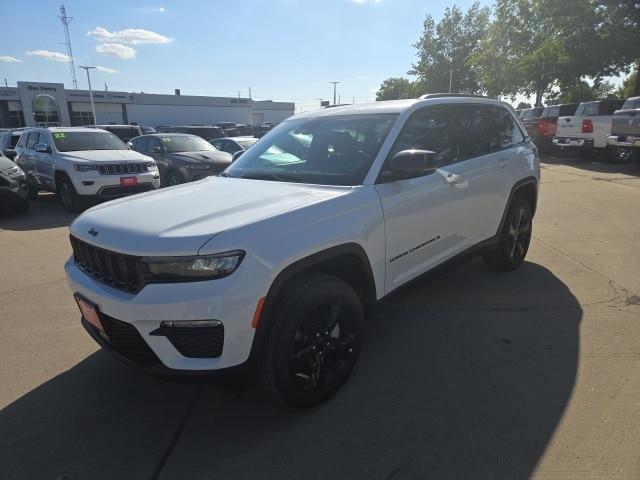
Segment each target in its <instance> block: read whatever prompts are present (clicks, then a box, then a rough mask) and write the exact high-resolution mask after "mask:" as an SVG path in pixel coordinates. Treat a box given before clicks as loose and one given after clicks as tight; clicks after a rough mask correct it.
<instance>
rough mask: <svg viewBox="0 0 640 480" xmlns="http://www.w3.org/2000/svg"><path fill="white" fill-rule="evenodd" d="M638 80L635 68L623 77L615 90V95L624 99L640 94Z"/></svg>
mask: <svg viewBox="0 0 640 480" xmlns="http://www.w3.org/2000/svg"><path fill="white" fill-rule="evenodd" d="M639 84H640V82H638V71H637V70H636V71H635V72H633V73H632V74H631V75H629V76H628V77H627V78H625V79H624V81H623V82H622V85H620V86H619V87H618V89H617V90H616V97H618V98H621V99H623V100H626V99H627V98H629V97H636V96H638V95H640V85H639Z"/></svg>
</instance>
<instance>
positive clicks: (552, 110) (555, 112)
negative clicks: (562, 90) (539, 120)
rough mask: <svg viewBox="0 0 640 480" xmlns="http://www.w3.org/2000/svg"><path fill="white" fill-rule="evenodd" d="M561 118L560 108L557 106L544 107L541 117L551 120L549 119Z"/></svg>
mask: <svg viewBox="0 0 640 480" xmlns="http://www.w3.org/2000/svg"><path fill="white" fill-rule="evenodd" d="M559 116H560V106H559V105H556V106H554V107H544V110H543V111H542V115H541V117H543V118H549V117H559Z"/></svg>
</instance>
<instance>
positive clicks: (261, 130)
mask: <svg viewBox="0 0 640 480" xmlns="http://www.w3.org/2000/svg"><path fill="white" fill-rule="evenodd" d="M273 127H275V124H274V123H271V122H265V123H263V124H262V125H258V126H255V127H253V136H254V137H256V138H261V137H263V136H264V134H265V133H267V132H268V131H269V130H271V129H272V128H273Z"/></svg>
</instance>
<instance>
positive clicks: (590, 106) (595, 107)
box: [580, 102, 600, 117]
mask: <svg viewBox="0 0 640 480" xmlns="http://www.w3.org/2000/svg"><path fill="white" fill-rule="evenodd" d="M580 107H581V114H582V116H583V117H589V116H593V115H598V113H599V112H600V104H599V103H598V102H589V103H582V104H580Z"/></svg>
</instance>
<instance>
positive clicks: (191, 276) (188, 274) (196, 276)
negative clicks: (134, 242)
mask: <svg viewBox="0 0 640 480" xmlns="http://www.w3.org/2000/svg"><path fill="white" fill-rule="evenodd" d="M243 258H244V252H243V251H242V250H234V251H232V252H225V253H217V254H215V255H197V256H193V257H160V258H143V259H142V261H143V262H144V263H145V264H146V266H147V268H148V270H149V273H150V274H151V276H152V277H153V280H151V281H154V280H155V281H172V280H173V281H188V280H210V279H214V278H222V277H226V276H227V275H231V274H232V273H233V272H235V271H236V269H237V268H238V266H239V265H240V262H241V261H242V259H243Z"/></svg>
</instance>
